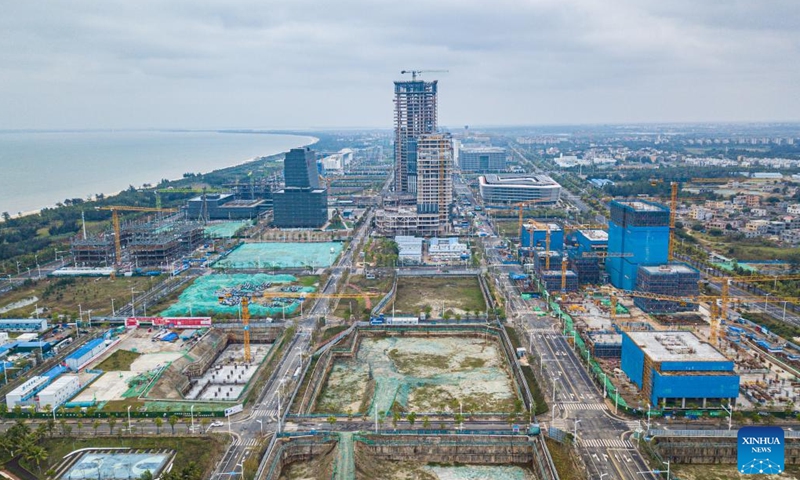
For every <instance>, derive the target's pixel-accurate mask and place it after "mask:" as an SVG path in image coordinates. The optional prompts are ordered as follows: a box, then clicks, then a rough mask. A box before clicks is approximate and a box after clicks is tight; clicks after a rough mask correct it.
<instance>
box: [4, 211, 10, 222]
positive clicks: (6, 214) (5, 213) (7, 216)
mask: <svg viewBox="0 0 800 480" xmlns="http://www.w3.org/2000/svg"><path fill="white" fill-rule="evenodd" d="M9 220H11V214H10V213H8V212H3V221H4V222H8V221H9Z"/></svg>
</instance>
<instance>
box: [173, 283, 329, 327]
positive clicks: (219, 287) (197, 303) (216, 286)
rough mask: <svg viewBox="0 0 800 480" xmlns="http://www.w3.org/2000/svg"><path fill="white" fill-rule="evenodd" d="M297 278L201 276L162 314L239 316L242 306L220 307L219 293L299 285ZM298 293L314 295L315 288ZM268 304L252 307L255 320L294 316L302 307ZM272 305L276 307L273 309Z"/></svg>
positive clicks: (295, 304)
mask: <svg viewBox="0 0 800 480" xmlns="http://www.w3.org/2000/svg"><path fill="white" fill-rule="evenodd" d="M296 281H297V278H296V277H294V276H293V275H267V274H264V273H257V274H253V275H248V274H241V273H237V274H232V275H222V274H214V275H204V276H202V277H198V278H197V280H195V281H194V283H192V285H191V286H189V288H187V289H186V290H184V291H183V293H181V296H180V297H178V301H177V302H176V303H175V304H173V305H172V306H170V307H169V308H167V309H166V310H164V311H163V312H161V315H162V316H165V317H186V316H198V315H200V316H215V315H233V316H238V314H239V307H238V306H237V305H220V303H219V293H220V292H221V291H225V290H226V289H234V288H240V287H242V286H243V285H260V284H265V283H273V284H275V283H287V284H288V283H292V282H296ZM298 291H303V292H313V291H314V288H313V287H300V288H299V290H298ZM262 303H264V304H265V305H261V304H258V303H251V304H250V315H251V316H253V317H274V316H277V315H281V314H282V313H283V312H284V308H285V313H286V315H290V314H292V313H294V311H295V310H297V309H299V308H300V304H299V303H298V302H297V301H295V300H292V301H287V302H283V303H282V304H281V305H283V306H284V308H282V307H281V305H278V303H279V302H277V301H276V302H272V303H270V300H266V301H264V302H262ZM270 305H272V306H270Z"/></svg>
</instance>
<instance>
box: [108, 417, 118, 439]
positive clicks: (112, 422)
mask: <svg viewBox="0 0 800 480" xmlns="http://www.w3.org/2000/svg"><path fill="white" fill-rule="evenodd" d="M116 424H117V417H108V430H109V432H111V435H114V426H116Z"/></svg>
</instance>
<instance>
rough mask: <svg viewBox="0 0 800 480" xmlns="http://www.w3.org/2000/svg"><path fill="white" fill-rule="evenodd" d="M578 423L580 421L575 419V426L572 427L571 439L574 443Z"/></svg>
mask: <svg viewBox="0 0 800 480" xmlns="http://www.w3.org/2000/svg"><path fill="white" fill-rule="evenodd" d="M579 423H581V421H580V420H579V419H577V418H576V419H575V424H574V425H573V427H572V429H573V433H572V438H573V439H574V440H575V442H576V443H577V441H578V424H579Z"/></svg>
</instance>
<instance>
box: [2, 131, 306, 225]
mask: <svg viewBox="0 0 800 480" xmlns="http://www.w3.org/2000/svg"><path fill="white" fill-rule="evenodd" d="M280 135H286V134H280ZM290 135H293V136H297V137H307V138H308V139H310V141H309V142H308V143H301V144H300V145H298V146H297V147H294V148H300V147H307V146H310V145H314V144H316V143H317V142H319V138H318V137H313V136H308V135H296V134H290ZM284 153H285V151H281V152H277V153H270V154H266V155H259V156H257V157H252V158H250V159H248V160H244V161H239V162H235V163H233V164H229V165H226V166H222V167H218V168H214V169H212V170H207V171H204V172H198V173H199V174H200V175H207V174H209V173H213V172H218V171H221V170H228V169H231V168H237V167H242V166H245V165H247V164H248V163H252V162H255V161H258V160H259V159H262V158H269V157H273V156H276V155H282V154H284ZM154 176H156V175H154ZM162 179H163V177H162ZM167 180H169V181H170V182H175V181H179V180H181V178H169V179H167ZM143 183H150V184H151V185H155V184H154V183H152V182H151V181H148V182H143ZM138 188H141V187H138ZM125 190H126V189H122V190H117V191H115V192H113V193H108V192H98V193H100V194H102V195H103V196H104V197H105V198H111V197H115V196H117V195H119V194H120V193H122V192H124V191H125ZM79 198H83V197H79ZM92 200H96V197H95V196H94V195H92ZM46 208H58V206H57V205H56V204H50V205H45V206H42V207H39V208H38V209H34V210H28V211H24V212H18V213H11V212H9V214H10V216H11V218H12V219H17V218H22V217H26V216H30V215H38V214H40V213H41V212H42V210H44V209H46ZM3 222H4V220H3V218H0V223H3Z"/></svg>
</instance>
